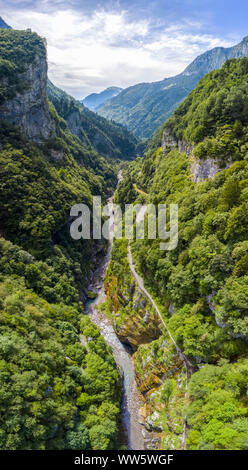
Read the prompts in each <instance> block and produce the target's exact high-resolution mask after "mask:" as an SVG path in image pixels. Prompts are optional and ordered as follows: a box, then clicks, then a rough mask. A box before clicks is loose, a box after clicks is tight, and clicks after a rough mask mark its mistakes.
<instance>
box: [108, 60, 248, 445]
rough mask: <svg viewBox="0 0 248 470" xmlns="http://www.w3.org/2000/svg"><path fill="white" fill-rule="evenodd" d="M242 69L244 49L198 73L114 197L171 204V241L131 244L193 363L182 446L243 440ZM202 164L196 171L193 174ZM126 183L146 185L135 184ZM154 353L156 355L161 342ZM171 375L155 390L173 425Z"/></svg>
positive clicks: (247, 233) (246, 141)
mask: <svg viewBox="0 0 248 470" xmlns="http://www.w3.org/2000/svg"><path fill="white" fill-rule="evenodd" d="M247 78H248V59H246V58H244V59H241V60H231V61H228V62H227V63H226V64H225V66H223V68H222V69H221V70H220V71H214V72H211V73H210V74H209V75H207V76H206V77H204V78H203V80H202V81H201V82H200V83H199V85H198V87H197V88H196V89H195V90H194V91H193V92H192V93H191V94H190V95H189V97H188V98H187V99H186V101H185V102H184V103H183V104H182V105H181V106H180V107H179V108H178V109H177V110H176V112H175V113H174V114H173V116H172V118H171V119H170V120H169V121H168V122H167V123H166V124H165V125H164V126H163V128H162V129H161V130H160V132H158V133H157V135H156V137H155V139H154V141H153V142H151V144H150V146H149V149H148V151H147V153H146V155H145V156H144V158H143V159H138V160H137V161H135V162H133V163H132V164H130V166H129V169H128V171H127V173H126V176H125V177H124V180H123V182H122V183H121V184H120V186H119V190H118V194H117V198H116V201H117V202H120V203H123V202H132V201H134V200H136V201H137V202H147V203H153V204H155V205H158V204H160V203H162V204H164V203H166V204H168V205H169V204H171V203H173V204H175V203H176V204H178V207H179V241H178V246H177V248H176V249H175V250H172V251H168V252H163V251H161V250H160V249H159V243H160V240H159V239H156V240H148V239H147V238H146V239H145V240H144V241H143V240H137V241H134V242H133V243H132V252H133V256H134V257H135V260H136V265H137V268H138V270H139V272H140V273H141V275H142V276H143V277H144V279H145V281H146V284H147V288H148V289H149V291H150V292H151V293H152V295H153V296H154V297H155V298H156V299H158V301H159V302H160V304H161V305H162V306H163V308H164V310H165V319H166V322H167V325H168V327H169V329H170V331H171V333H172V335H173V337H174V339H175V340H176V342H177V344H178V345H179V346H180V348H181V349H182V350H183V352H184V354H185V355H186V356H187V357H188V358H189V360H190V361H191V363H192V364H193V366H194V368H195V373H194V374H193V376H192V378H191V381H190V384H189V398H190V404H189V406H188V408H187V409H186V411H185V413H187V415H188V425H189V430H188V438H187V442H188V448H190V449H247V442H248V441H247V439H248V407H247V374H248V359H247V354H248V343H247V341H248V320H247V319H248V317H247V314H248V242H247V240H248V202H247V197H248V128H247V124H248V123H247V106H248V94H247V92H248V88H247V86H248V85H247V83H248V81H247ZM162 145H163V148H162ZM206 162H207V163H208V164H209V166H208V167H206ZM196 163H197V166H196ZM211 165H212V167H211ZM202 168H204V169H205V176H204V177H202V179H201V180H197V181H200V182H196V179H195V177H196V173H197V172H201V170H202ZM212 170H214V171H212ZM134 184H136V185H137V187H138V188H140V189H141V190H143V191H144V192H145V193H147V194H148V195H147V196H145V195H144V194H139V193H137V192H136V191H135V188H134V187H133V185H134ZM152 345H153V343H151V347H150V351H152ZM160 348H161V351H160ZM138 351H139V350H138ZM146 354H148V355H149V354H150V353H149V347H148V352H147V353H146ZM156 354H157V356H158V357H161V356H162V354H163V348H162V347H161V346H159V347H158V349H157V353H156ZM141 356H142V354H141V353H139V371H140V372H139V373H140V374H141V373H142V368H143V366H142V360H141ZM143 373H144V372H143ZM176 385H178V382H177V381H175V380H174V382H173V380H171V379H169V378H168V379H167V380H166V381H165V384H164V388H163V389H162V391H161V394H160V395H159V393H158V399H159V396H160V397H161V398H160V399H161V406H162V409H163V410H164V414H162V416H163V417H164V418H163V419H164V425H163V426H164V428H163V429H166V426H169V428H170V429H172V427H171V426H170V407H171V406H172V403H173V402H174V401H175V400H177V398H176V395H175V390H176ZM163 390H164V392H163ZM163 397H164V398H163ZM163 400H164V401H163ZM148 404H149V400H148ZM166 416H167V417H166ZM174 434H175V435H177V430H176V428H175V427H174ZM173 442H174V443H175V442H177V440H176V438H174V440H173ZM169 445H170V444H169Z"/></svg>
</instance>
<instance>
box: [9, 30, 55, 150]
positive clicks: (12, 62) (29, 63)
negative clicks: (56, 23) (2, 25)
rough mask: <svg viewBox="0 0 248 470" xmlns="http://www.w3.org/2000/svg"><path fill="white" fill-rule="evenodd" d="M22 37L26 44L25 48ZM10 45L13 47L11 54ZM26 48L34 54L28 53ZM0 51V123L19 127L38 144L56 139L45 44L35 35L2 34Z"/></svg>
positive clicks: (14, 32)
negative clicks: (51, 114) (48, 85)
mask: <svg viewBox="0 0 248 470" xmlns="http://www.w3.org/2000/svg"><path fill="white" fill-rule="evenodd" d="M18 36H19V39H21V38H22V40H23V41H24V44H22V46H20V43H19V41H18ZM4 42H5V44H3V43H4ZM8 43H9V44H10V43H11V46H12V49H11V53H9V54H8V49H7V44H8ZM26 47H28V48H29V51H30V52H28V53H27V52H26V50H25V48H26ZM0 51H1V60H0V83H1V87H2V88H3V93H2V94H1V98H2V99H1V105H0V122H3V121H5V122H8V123H10V124H13V125H14V126H16V127H19V128H20V129H21V130H22V132H23V133H24V134H25V136H26V137H27V138H29V139H30V140H32V141H34V142H42V141H44V140H48V139H51V138H52V137H55V124H54V122H53V120H52V118H51V116H50V113H49V106H48V101H47V93H46V88H47V60H46V46H45V42H44V41H42V39H41V38H39V37H38V36H37V35H35V34H33V33H31V32H30V33H28V32H26V33H24V32H17V31H13V30H8V31H5V30H1V31H0ZM7 57H8V58H7ZM12 71H13V73H11V72H12ZM14 74H15V76H14ZM1 91H2V90H1ZM5 91H6V93H5V94H4V92H5Z"/></svg>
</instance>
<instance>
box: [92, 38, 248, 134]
mask: <svg viewBox="0 0 248 470" xmlns="http://www.w3.org/2000/svg"><path fill="white" fill-rule="evenodd" d="M247 55H248V36H247V37H245V38H244V39H243V40H242V41H241V43H239V44H237V45H236V46H234V47H229V48H224V47H216V48H214V49H212V50H210V51H207V52H205V53H204V54H202V55H200V56H198V57H197V58H196V59H195V60H194V61H193V62H192V63H191V64H190V65H189V66H188V67H187V68H186V69H185V70H184V72H183V73H181V74H179V75H176V76H175V77H171V78H165V79H164V80H161V81H159V82H153V83H139V84H137V85H134V86H132V87H129V88H126V89H125V90H123V91H122V92H121V93H120V94H119V95H118V96H116V97H114V98H112V99H111V100H109V101H108V102H106V103H105V104H104V105H102V106H100V107H99V108H98V110H97V112H98V114H100V115H101V116H104V117H106V118H108V119H114V120H115V121H116V122H120V123H121V124H124V125H126V126H127V128H128V129H129V130H130V131H132V132H133V133H134V134H135V135H136V136H137V137H140V138H147V137H151V136H152V135H153V133H154V131H155V130H156V129H157V128H158V127H159V126H161V124H162V123H163V122H164V121H166V120H167V119H168V118H169V117H170V116H171V115H172V113H173V111H174V110H175V109H176V108H177V107H178V105H179V104H180V103H181V102H182V101H183V100H184V99H185V98H186V96H187V95H188V94H189V92H190V91H191V90H193V89H194V88H195V87H196V85H197V84H198V82H199V80H200V79H201V78H202V77H203V76H204V75H205V74H207V73H208V72H210V71H212V70H214V69H218V68H220V67H221V66H222V65H223V64H224V63H225V62H226V60H227V59H232V58H234V59H238V58H241V57H244V56H247Z"/></svg>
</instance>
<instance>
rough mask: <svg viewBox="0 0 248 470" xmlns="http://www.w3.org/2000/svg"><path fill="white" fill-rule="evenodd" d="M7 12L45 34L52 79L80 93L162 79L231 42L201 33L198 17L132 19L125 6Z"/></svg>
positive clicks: (18, 23) (16, 22)
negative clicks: (165, 22)
mask: <svg viewBox="0 0 248 470" xmlns="http://www.w3.org/2000/svg"><path fill="white" fill-rule="evenodd" d="M2 15H3V17H4V19H5V20H6V21H7V22H8V23H9V24H11V25H12V26H13V27H15V28H19V29H25V28H31V29H32V30H33V31H36V32H37V33H39V34H40V35H41V36H43V37H46V39H47V43H48V60H49V76H50V79H51V80H52V81H53V82H54V83H55V84H56V85H57V86H59V87H61V88H63V89H65V90H66V91H68V92H69V93H71V94H73V95H74V96H75V97H77V98H82V97H83V96H85V95H87V94H88V93H91V92H94V91H96V92H97V91H101V90H102V89H103V88H105V87H107V86H111V85H116V86H121V87H123V88H125V87H127V86H130V85H133V84H136V83H138V82H141V81H156V80H162V79H163V78H164V77H168V76H171V75H174V74H177V73H179V72H182V71H183V69H184V68H185V67H186V66H187V65H188V64H189V63H190V62H191V61H192V60H193V59H194V58H195V57H196V56H197V55H198V54H200V53H202V52H205V51H206V50H207V49H211V48H213V47H215V46H217V45H218V46H220V45H222V46H229V45H231V44H230V42H228V41H223V40H220V39H219V38H216V37H213V36H211V35H207V34H200V32H199V31H200V26H201V25H199V24H196V23H194V24H192V23H190V22H189V21H185V22H184V23H183V24H181V25H170V26H169V27H162V26H161V25H159V27H158V24H153V22H152V20H150V21H149V20H145V19H140V20H139V21H132V20H130V19H128V16H127V13H126V12H125V11H121V12H118V13H117V12H106V11H103V10H100V11H95V12H94V13H92V14H91V15H90V16H86V15H83V13H82V12H76V11H73V10H67V11H65V10H64V11H63V10H62V11H56V12H53V13H41V12H37V11H31V10H30V11H26V10H25V11H24V10H23V11H20V10H19V11H15V12H13V13H12V12H8V11H6V12H4V11H2Z"/></svg>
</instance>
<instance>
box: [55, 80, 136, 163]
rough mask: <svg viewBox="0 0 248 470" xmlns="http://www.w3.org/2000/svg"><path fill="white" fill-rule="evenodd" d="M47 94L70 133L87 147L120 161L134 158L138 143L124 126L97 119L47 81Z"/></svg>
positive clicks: (98, 117) (96, 115) (80, 104)
mask: <svg viewBox="0 0 248 470" xmlns="http://www.w3.org/2000/svg"><path fill="white" fill-rule="evenodd" d="M47 95H48V98H49V100H50V101H51V102H52V103H53V105H54V106H55V108H56V111H57V113H58V114H59V115H60V116H61V117H63V119H64V120H65V121H66V122H67V124H68V126H69V128H70V131H71V132H72V134H74V135H76V136H77V137H78V138H79V139H80V140H81V141H82V142H83V143H84V144H85V145H87V146H88V148H94V149H95V150H96V151H97V152H98V153H100V154H101V155H104V156H105V157H110V158H119V159H122V160H128V159H132V158H135V156H136V145H137V143H138V140H137V138H136V137H135V136H134V135H133V134H132V133H131V132H130V131H128V130H127V129H126V128H125V127H124V126H122V125H121V124H117V123H114V122H110V121H108V120H107V119H105V118H104V117H102V116H98V114H96V113H94V112H93V111H90V110H89V109H88V108H86V107H85V106H84V105H83V104H82V103H80V102H79V101H76V100H75V99H74V98H73V97H72V96H70V95H68V94H67V93H66V92H65V91H62V90H60V89H59V88H57V87H55V86H54V85H53V84H52V83H51V82H50V81H48V87H47Z"/></svg>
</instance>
